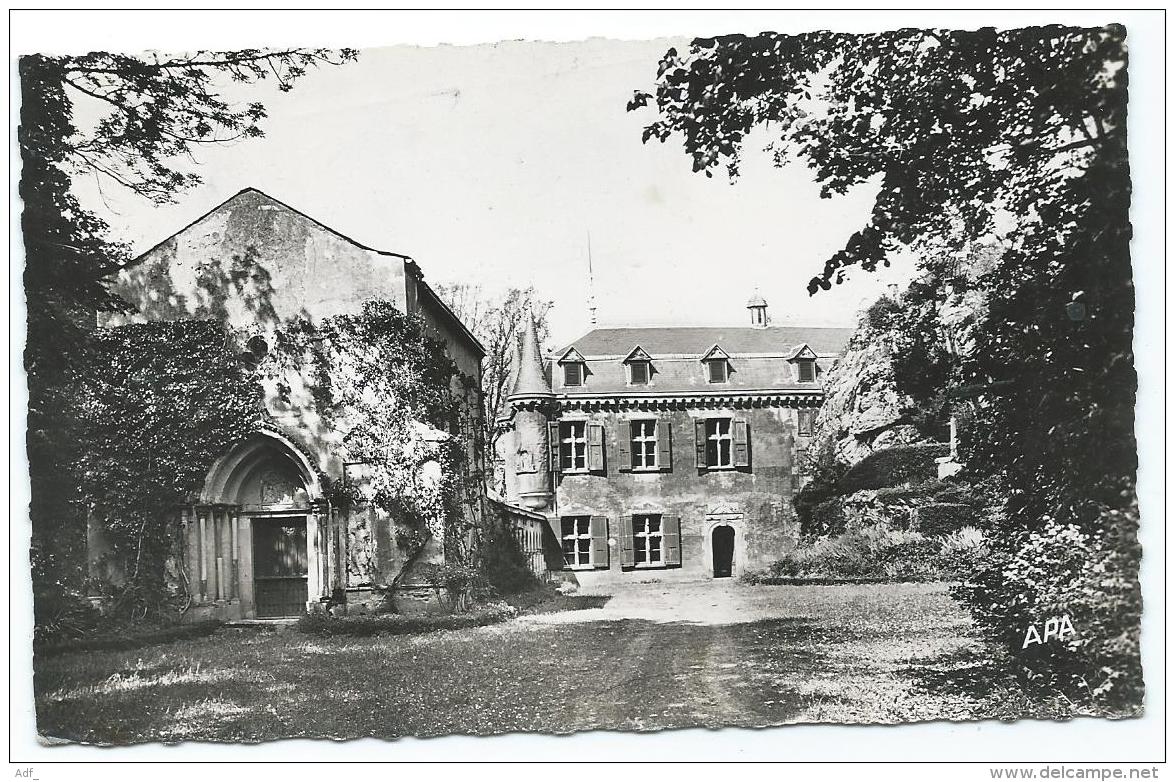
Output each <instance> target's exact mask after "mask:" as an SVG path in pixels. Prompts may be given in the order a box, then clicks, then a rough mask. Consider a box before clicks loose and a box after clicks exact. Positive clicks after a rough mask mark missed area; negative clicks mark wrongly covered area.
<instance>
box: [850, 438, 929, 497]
mask: <svg viewBox="0 0 1175 782" xmlns="http://www.w3.org/2000/svg"><path fill="white" fill-rule="evenodd" d="M947 453H948V448H947V446H945V445H942V444H940V443H924V444H921V445H897V446H894V447H892V448H883V449H881V450H879V451H875V452H874V453H871V454H869V455H868V456H866V457H865V458H864V459H862V460H861V461H859V462H857V463H856V464H854V465H853V466H852V467H850V468H849V469H848V470H847V471H846V472H845V473H844V475H842V476H841V478H840V480H839V481H838V482H837V488H838V490H839V491H840V492H841V493H842V494H849V493H852V492H854V491H858V490H860V489H880V488H882V487H886V486H901V485H905V484H914V483H923V482H926V481H929V480H932V479H933V478H934V476H935V466H934V460H935V459H936V458H937V457H939V456H946V455H947Z"/></svg>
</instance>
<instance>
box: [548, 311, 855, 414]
mask: <svg viewBox="0 0 1175 782" xmlns="http://www.w3.org/2000/svg"><path fill="white" fill-rule="evenodd" d="M851 334H852V329H845V328H818V327H810V328H809V327H796V326H768V327H766V328H753V327H740V326H733V327H724V326H717V327H707V326H683V327H641V328H603V329H594V330H592V331H590V332H588V333H587V334H585V335H583V336H582V337H580V338H579V339H577V340H575V342H573V343H571V344H570V345H568V346H567V347H565V348H562V349H560V350H558V351H556V352H555V353H553V354H552V356H553V358H555V359H556V360H557V359H558V357H560V356H562V355H563V354H564V353H566V352H567V351H569V350H571V349H572V348H574V349H575V350H576V351H578V352H579V353H580V354H582V356H583V358H584V378H583V384H582V385H579V386H566V385H564V383H563V373H562V372H561V371H559V368H558V367H554V369H555V371H554V372H553V373H552V377H551V386H552V390H553V391H554V392H556V393H557V394H559V395H561V396H563V397H565V398H574V397H596V396H624V397H628V396H648V395H655V396H673V395H683V394H684V395H694V396H696V395H699V394H701V395H713V394H719V395H726V396H730V395H736V396H737V395H751V396H755V397H760V396H763V395H772V394H775V395H778V394H780V393H792V392H796V393H806V394H812V393H819V392H820V382H819V378H820V377H821V376H822V375H823V374H824V373H825V372H827V371H828V368H829V367H830V366H832V362H833V361H834V360H835V356H837V355H839V354H840V353H842V352H843V351H844V349H845V346H846V345H847V344H848V341H849V336H850V335H851ZM637 345H639V346H640V347H641V348H642V349H643V350H644V351H645V352H646V353H648V354H649V356H650V357H651V358H652V363H651V373H652V374H651V377H650V378H649V382H648V383H647V384H645V385H638V386H634V385H631V384H630V383H629V382H628V372H627V369H626V368H625V364H624V359H625V358H627V357H628V355H629V354H630V353H631V352H632V350H633V348H635V347H636V346H637ZM804 345H807V346H808V347H809V348H811V349H812V350H813V351H815V353H816V354H817V355H818V356H819V358H818V359H817V361H816V373H817V381H816V382H811V383H801V382H800V381H799V376H798V368H797V367H796V365H795V364H794V363H792V362H791V361H788V359H789V358H793V357H795V356H796V355H797V352H798V351H799V349H800V348H801V347H803V346H804ZM711 349H714V352H715V354H718V355H720V354H726V356H728V358H729V366H728V368H729V372H728V377H727V380H726V382H724V383H710V382H709V381H708V376H707V373H706V368H705V366H704V364H703V363H702V358H703V357H704V356H706V355H707V354H708V353H709V352H710V351H711ZM719 351H721V353H719Z"/></svg>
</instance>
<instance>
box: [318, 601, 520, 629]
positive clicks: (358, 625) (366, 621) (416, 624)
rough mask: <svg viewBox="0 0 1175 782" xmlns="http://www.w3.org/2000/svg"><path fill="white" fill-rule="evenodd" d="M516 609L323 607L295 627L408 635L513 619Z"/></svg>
mask: <svg viewBox="0 0 1175 782" xmlns="http://www.w3.org/2000/svg"><path fill="white" fill-rule="evenodd" d="M517 613H518V612H517V611H516V610H515V609H514V608H513V607H512V606H509V605H505V604H501V603H498V604H494V605H488V606H482V607H480V608H476V609H474V610H472V611H469V612H467V613H464V614H422V615H419V616H406V615H403V614H364V615H358V616H331V615H330V614H328V613H326V612H325V611H324V612H318V613H313V614H305V615H303V616H302V617H301V618H300V619H299V620H298V625H297V627H298V630H299V631H301V632H303V633H306V634H308V635H318V636H335V635H342V636H372V635H407V634H410V633H430V632H436V631H438V630H461V629H464V628H467V627H482V626H484V625H491V624H497V623H498V622H505V621H506V620H507V619H512V618H513V617H514V616H516V615H517Z"/></svg>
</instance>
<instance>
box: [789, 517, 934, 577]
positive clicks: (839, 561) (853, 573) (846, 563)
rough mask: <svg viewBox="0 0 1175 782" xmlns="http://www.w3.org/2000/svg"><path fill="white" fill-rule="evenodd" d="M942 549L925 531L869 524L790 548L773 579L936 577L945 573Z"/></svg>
mask: <svg viewBox="0 0 1175 782" xmlns="http://www.w3.org/2000/svg"><path fill="white" fill-rule="evenodd" d="M955 548H956V546H954V545H953V546H952V549H951V553H952V556H956V555H955V554H954V550H955ZM942 551H943V543H942V542H940V541H937V540H935V539H933V538H929V537H926V536H924V535H922V534H921V533H919V532H912V531H906V530H893V529H888V528H886V527H882V526H873V527H863V528H860V529H855V530H850V531H848V532H844V533H842V534H840V535H836V536H832V537H826V538H822V539H820V540H818V541H816V542H815V543H814V544H813V545H811V546H805V547H802V548H797V549H795V550H793V551H791V552H789V553H788V554H787V555H786V556H784V557H783V558H781V559H779V560H778V561H776V562H774V563H772V565H771V566H770V567H769V568H768V572H767V577H768V578H775V577H789V578H796V577H802V578H842V579H856V578H874V579H885V580H889V581H933V580H936V579H939V578H942V577H943V576H944V573H943V569H942V567H941V563H940V562H939V561H938V557H939V554H940V553H941V552H942Z"/></svg>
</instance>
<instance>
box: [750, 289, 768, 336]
mask: <svg viewBox="0 0 1175 782" xmlns="http://www.w3.org/2000/svg"><path fill="white" fill-rule="evenodd" d="M747 309H749V310H750V311H751V325H752V326H754V327H755V328H757V329H764V328H767V300H766V299H764V298H763V297H762V296H760V295H759V293H758V291H756V292H755V295H754V296H752V297H751V300H750V301H748V302H747Z"/></svg>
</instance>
